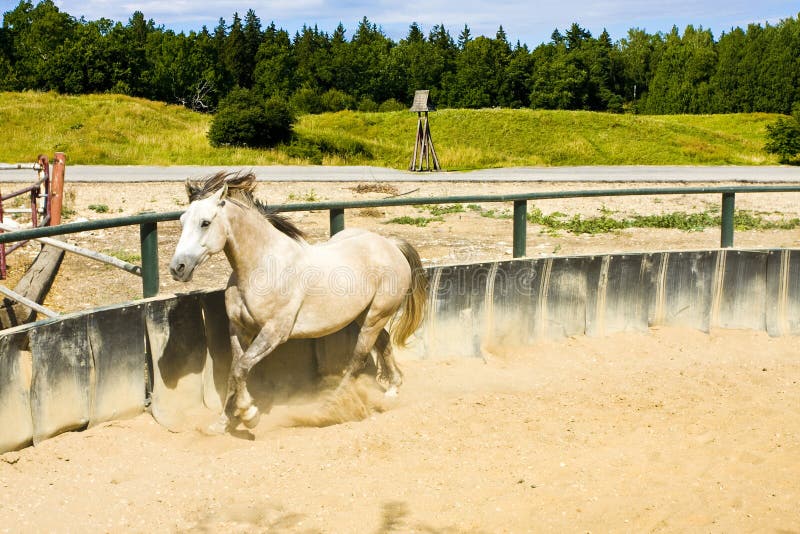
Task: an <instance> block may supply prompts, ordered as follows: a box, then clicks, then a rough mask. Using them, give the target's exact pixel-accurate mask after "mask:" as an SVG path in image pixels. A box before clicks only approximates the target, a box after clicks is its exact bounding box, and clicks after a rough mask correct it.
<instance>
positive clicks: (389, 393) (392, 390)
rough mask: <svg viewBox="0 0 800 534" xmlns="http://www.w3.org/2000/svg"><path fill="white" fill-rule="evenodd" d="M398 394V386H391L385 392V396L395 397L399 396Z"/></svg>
mask: <svg viewBox="0 0 800 534" xmlns="http://www.w3.org/2000/svg"><path fill="white" fill-rule="evenodd" d="M397 394H398V392H397V386H391V387H390V388H389V389H387V390H386V393H384V396H386V397H389V398H392V399H393V398H395V397H397Z"/></svg>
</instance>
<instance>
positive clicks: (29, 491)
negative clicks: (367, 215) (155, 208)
mask: <svg viewBox="0 0 800 534" xmlns="http://www.w3.org/2000/svg"><path fill="white" fill-rule="evenodd" d="M798 352H799V351H798V339H796V338H783V339H771V338H769V337H767V336H766V335H765V334H763V333H754V332H741V331H726V332H715V333H712V334H711V335H707V334H703V333H700V332H691V331H676V330H669V329H663V330H655V331H654V332H653V333H652V334H651V335H641V334H624V335H615V336H611V337H608V338H605V339H590V338H576V339H567V340H562V341H558V342H550V343H542V344H539V345H537V346H533V347H524V348H522V347H514V348H511V347H507V348H505V349H503V350H502V351H501V352H498V353H495V354H494V355H493V356H491V357H490V359H489V360H488V361H486V362H484V361H482V360H480V359H460V360H455V359H448V358H447V357H446V356H442V357H441V358H431V359H426V360H412V361H404V362H402V365H403V369H404V371H405V374H406V385H405V386H404V387H403V389H402V391H401V396H400V397H399V398H398V399H396V400H392V401H387V400H385V399H384V398H383V397H382V396H381V395H380V394H379V392H377V391H376V389H375V387H376V386H373V385H372V384H373V383H372V381H371V380H369V379H366V377H365V378H364V380H362V381H361V382H359V386H358V388H357V393H358V395H357V396H354V397H352V398H351V399H350V400H349V401H345V402H341V403H340V404H339V409H338V410H337V411H336V412H335V413H334V412H331V411H330V410H328V409H327V408H326V406H328V404H326V402H329V399H328V400H327V401H326V397H325V396H324V395H323V396H322V397H320V398H318V399H312V398H308V397H302V398H298V399H296V401H295V402H294V403H291V404H288V405H279V406H276V407H275V408H274V409H273V412H272V414H271V415H270V416H269V417H266V418H262V421H261V424H260V425H259V427H257V428H256V430H255V434H254V435H247V434H244V435H240V436H239V437H233V436H230V435H228V436H221V437H210V436H206V435H204V434H202V433H201V432H198V431H188V432H183V433H170V432H169V431H167V430H166V429H164V428H163V427H160V426H159V425H158V424H156V423H155V422H154V421H153V420H152V419H151V417H150V416H149V415H147V414H143V415H141V416H139V417H137V418H135V419H132V420H127V421H119V422H113V423H107V424H103V425H100V426H98V427H95V428H92V429H89V430H88V431H85V432H82V433H68V434H63V435H61V436H58V437H56V438H54V439H51V440H48V441H45V442H44V443H42V444H41V445H40V446H38V447H36V448H28V449H25V450H22V451H19V452H13V453H6V454H5V455H2V456H0V531H3V532H6V531H8V532H36V531H40V532H41V531H61V532H68V531H71V532H86V531H92V532H101V531H105V532H123V531H135V532H145V531H147V532H163V531H189V530H192V531H200V532H218V531H226V532H283V531H287V532H487V533H488V532H546V531H551V532H553V531H555V532H579V531H581V532H587V531H592V532H687V531H688V532H751V531H754V532H796V531H797V530H798V529H800V514H798V510H800V482H798V481H799V480H800V472H799V471H798V469H800V467H798V466H800V414H799V413H798V410H797V407H798V406H800V383H799V382H798V380H800V359H798ZM362 418H363V419H362ZM337 421H344V422H339V424H333V425H331V426H324V427H323V426H320V425H322V424H328V423H334V422H337Z"/></svg>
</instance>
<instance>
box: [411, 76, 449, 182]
mask: <svg viewBox="0 0 800 534" xmlns="http://www.w3.org/2000/svg"><path fill="white" fill-rule="evenodd" d="M429 93H430V91H427V90H422V91H416V92H415V93H414V103H413V104H412V105H411V109H410V110H409V111H416V112H417V135H416V137H415V139H414V153H413V154H412V156H411V164H410V165H409V166H408V170H410V171H422V170H428V171H438V170H441V168H440V167H439V158H438V157H436V150H435V149H434V148H433V138H432V137H431V126H430V123H429V122H428V112H429V111H434V110H435V109H436V108H435V107H434V106H433V103H431V102H430V101H429V100H428V95H429Z"/></svg>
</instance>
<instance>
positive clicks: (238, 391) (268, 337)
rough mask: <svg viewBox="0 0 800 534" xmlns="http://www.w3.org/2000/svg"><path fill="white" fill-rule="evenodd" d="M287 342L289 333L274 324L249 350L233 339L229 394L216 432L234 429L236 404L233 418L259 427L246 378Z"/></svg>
mask: <svg viewBox="0 0 800 534" xmlns="http://www.w3.org/2000/svg"><path fill="white" fill-rule="evenodd" d="M286 339H288V332H283V331H282V329H276V328H275V327H274V326H272V325H270V326H265V327H264V328H262V329H261V331H260V332H259V333H258V335H257V336H256V337H255V339H253V341H252V343H250V346H249V347H247V350H245V351H242V348H241V345H240V344H239V342H238V337H236V336H231V346H232V348H233V362H232V363H231V370H230V374H229V375H228V394H227V397H226V400H225V404H224V405H223V409H222V415H221V416H220V419H219V421H218V422H217V423H216V424H215V425H214V428H213V430H215V431H219V430H220V428H222V429H223V431H224V430H227V429H230V428H233V426H234V421H231V419H230V418H229V416H228V411H229V408H230V407H231V403H233V406H232V408H233V410H232V411H233V416H234V417H235V418H238V419H240V420H241V421H242V423H244V425H245V426H246V427H247V428H253V427H255V426H256V425H257V424H258V421H259V419H260V417H261V414H260V412H259V410H258V407H257V406H256V405H255V404H254V403H253V397H252V396H251V395H250V392H249V391H248V390H247V376H248V374H249V373H250V370H251V369H252V368H253V367H254V366H255V365H256V364H257V363H258V362H260V361H261V360H263V359H264V358H265V357H266V356H267V355H269V354H270V353H271V352H272V351H273V350H275V348H276V347H277V346H278V345H280V344H281V343H283V342H284V341H286ZM237 345H238V353H237V348H236V347H237Z"/></svg>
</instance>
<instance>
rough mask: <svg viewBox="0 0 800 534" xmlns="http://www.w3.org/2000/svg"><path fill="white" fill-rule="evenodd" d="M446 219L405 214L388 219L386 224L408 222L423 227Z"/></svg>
mask: <svg viewBox="0 0 800 534" xmlns="http://www.w3.org/2000/svg"><path fill="white" fill-rule="evenodd" d="M443 220H444V219H442V218H441V217H410V216H408V215H403V216H402V217H395V218H394V219H390V220H388V221H386V223H384V224H408V225H411V226H419V227H421V228H423V227H425V226H428V223H431V222H434V221H436V222H442V221H443Z"/></svg>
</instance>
